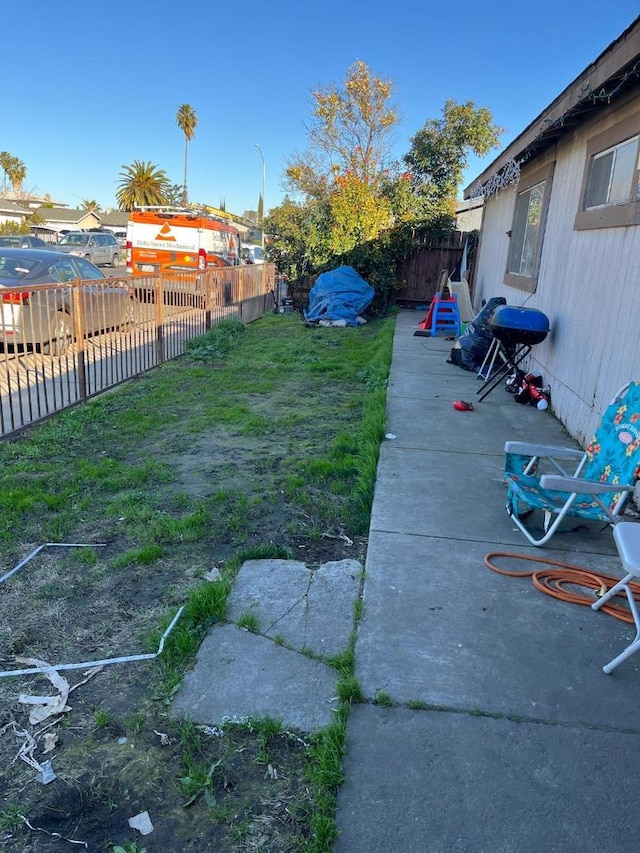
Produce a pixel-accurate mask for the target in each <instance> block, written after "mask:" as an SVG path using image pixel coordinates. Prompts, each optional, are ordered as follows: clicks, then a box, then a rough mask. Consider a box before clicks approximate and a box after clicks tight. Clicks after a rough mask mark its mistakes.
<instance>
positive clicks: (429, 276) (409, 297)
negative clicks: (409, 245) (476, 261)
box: [395, 231, 473, 306]
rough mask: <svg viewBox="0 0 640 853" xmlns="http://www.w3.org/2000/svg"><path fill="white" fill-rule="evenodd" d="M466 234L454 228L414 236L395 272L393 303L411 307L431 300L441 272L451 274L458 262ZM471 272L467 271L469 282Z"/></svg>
mask: <svg viewBox="0 0 640 853" xmlns="http://www.w3.org/2000/svg"><path fill="white" fill-rule="evenodd" d="M466 237H467V235H466V233H464V232H462V231H454V232H453V233H452V234H450V235H447V236H446V237H443V238H433V237H428V236H426V237H422V238H418V239H417V240H416V243H415V244H414V248H413V251H412V252H411V254H410V255H409V256H408V257H407V258H406V259H405V260H404V261H403V262H402V263H401V264H400V265H399V266H398V269H397V271H396V281H397V284H398V291H397V293H396V298H395V301H396V304H398V305H403V304H406V305H410V306H413V305H415V304H416V303H428V302H431V300H432V299H433V297H434V295H435V293H436V291H437V289H438V281H439V279H440V273H441V271H442V270H448V271H449V272H450V273H451V272H452V271H453V270H454V269H455V267H456V266H457V265H458V263H459V262H460V258H461V256H462V250H463V248H464V242H465V239H466ZM472 273H473V270H470V272H469V278H468V281H469V283H471V275H472Z"/></svg>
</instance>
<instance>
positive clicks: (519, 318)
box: [478, 305, 549, 400]
mask: <svg viewBox="0 0 640 853" xmlns="http://www.w3.org/2000/svg"><path fill="white" fill-rule="evenodd" d="M488 326H489V329H490V330H491V334H492V335H493V337H494V338H496V340H497V341H499V343H500V345H501V346H500V351H501V356H502V366H501V367H500V368H499V369H498V371H497V372H496V373H495V374H494V376H492V377H491V380H490V381H489V382H487V383H486V384H485V387H484V388H481V389H480V390H479V391H478V394H480V392H482V393H481V395H480V398H479V399H480V400H484V398H485V397H486V396H487V394H490V393H491V391H493V389H494V388H496V387H497V386H498V385H499V384H500V382H502V380H503V379H506V377H507V376H509V374H511V373H514V372H515V370H516V368H517V367H518V365H519V364H520V362H521V361H522V360H523V359H525V358H526V357H527V356H528V355H529V353H530V352H531V347H532V346H534V345H535V344H539V343H542V341H543V340H544V339H545V338H546V337H547V335H548V334H549V318H548V317H547V315H546V314H543V312H542V311H538V309H537V308H517V307H516V306H515V305H500V306H499V307H498V308H496V310H495V311H494V312H493V314H492V315H491V317H490V319H489V322H488Z"/></svg>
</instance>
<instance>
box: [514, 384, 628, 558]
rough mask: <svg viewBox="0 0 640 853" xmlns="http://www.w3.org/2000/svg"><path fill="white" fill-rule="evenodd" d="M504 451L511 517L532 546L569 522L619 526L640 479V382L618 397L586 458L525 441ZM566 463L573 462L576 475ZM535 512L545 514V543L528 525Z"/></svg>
mask: <svg viewBox="0 0 640 853" xmlns="http://www.w3.org/2000/svg"><path fill="white" fill-rule="evenodd" d="M504 449H505V454H506V460H505V481H506V483H507V486H508V491H507V512H508V513H509V515H510V516H511V518H512V519H513V521H514V522H515V524H516V525H517V526H518V527H519V528H520V530H521V531H522V532H523V533H524V535H525V536H526V538H527V539H528V540H529V542H531V544H532V545H544V544H545V543H546V542H548V541H549V539H551V537H552V536H553V534H554V533H555V532H556V530H557V529H558V527H559V525H560V523H561V522H562V520H563V519H564V518H565V517H566V516H572V517H576V518H581V519H585V520H589V521H602V522H605V523H608V524H612V525H613V524H616V523H617V522H618V521H620V518H621V515H622V511H623V509H624V506H625V504H626V502H627V500H628V499H629V496H630V494H631V493H632V492H633V490H634V488H635V484H636V481H637V480H638V477H639V476H640V382H630V383H628V384H627V385H624V386H623V387H622V388H621V389H620V390H619V391H618V393H617V394H616V395H615V397H614V398H613V400H612V401H611V403H610V404H609V406H608V408H607V410H606V411H605V413H604V415H603V417H602V420H601V422H600V425H599V427H598V429H597V431H596V434H595V436H594V438H593V439H592V440H591V442H590V443H589V445H588V446H587V448H586V450H585V451H584V452H583V451H581V450H575V449H572V448H567V447H555V446H550V445H536V444H529V443H526V442H521V441H507V442H506V444H505V447H504ZM560 460H563V461H564V460H573V462H574V463H575V464H576V468H575V469H574V470H573V473H569V472H568V471H566V470H565V469H564V467H563V465H562V463H561V461H560ZM564 464H567V463H566V462H565V463H564ZM549 471H550V473H549ZM533 510H542V511H543V512H544V533H543V536H542V537H540V538H536V535H534V533H533V531H532V530H531V529H528V528H527V526H526V525H525V517H527V518H528V517H529V515H530V514H531V512H532V511H533Z"/></svg>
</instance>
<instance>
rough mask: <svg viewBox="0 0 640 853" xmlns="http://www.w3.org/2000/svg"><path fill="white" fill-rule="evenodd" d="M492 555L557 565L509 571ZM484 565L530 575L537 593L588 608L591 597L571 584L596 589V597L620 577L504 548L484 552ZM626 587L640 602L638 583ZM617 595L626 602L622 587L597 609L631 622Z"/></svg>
mask: <svg viewBox="0 0 640 853" xmlns="http://www.w3.org/2000/svg"><path fill="white" fill-rule="evenodd" d="M496 557H506V558H509V559H511V560H525V561H528V562H532V563H542V564H544V565H547V566H556V567H557V568H555V569H552V568H550V569H541V570H540V571H537V570H536V569H532V570H531V571H528V572H527V571H524V572H511V571H508V570H507V569H501V568H500V567H499V566H496V565H495V563H493V562H492V561H493V560H494V559H495V558H496ZM484 564H485V566H486V567H487V568H488V569H491V571H493V572H497V573H498V574H500V575H507V576H508V577H512V578H528V577H530V578H531V580H532V581H533V585H534V586H535V588H536V589H538V590H540V592H544V593H545V594H546V595H550V596H552V597H553V598H559V599H560V600H561V601H569V602H571V603H572V604H584V605H586V606H588V607H590V606H591V605H592V604H593V602H594V600H595V599H594V597H593V596H588V595H585V594H581V593H579V592H577V591H575V590H574V589H572V587H582V588H583V589H592V590H595V591H596V592H597V595H596V598H598V597H600V596H602V595H604V593H605V592H606V591H607V589H610V588H611V587H612V586H614V585H615V584H617V583H618V582H619V581H620V578H614V577H612V576H611V575H601V574H596V572H590V571H588V570H587V569H585V568H583V567H582V566H574V565H572V564H571V563H561V562H559V561H558V560H549V559H546V558H545V557H531V556H529V555H528V554H512V553H509V552H508V551H491V552H490V553H489V554H486V555H485V557H484ZM628 586H629V589H630V590H631V592H632V593H633V597H634V599H635V600H636V601H639V602H640V583H634V582H630V583H629V584H628ZM618 597H620V598H624V600H625V601H626V595H625V592H624V590H621V591H620V592H619V593H618V595H616V596H614V597H613V599H611V601H610V602H607V603H606V604H603V605H602V607H601V608H600V609H601V610H602V611H603V613H608V614H609V615H610V616H615V618H616V619H620V620H621V621H622V622H633V614H632V613H631V611H630V610H629V608H628V607H623V606H621V605H618V604H614V603H613V601H615V599H616V598H618Z"/></svg>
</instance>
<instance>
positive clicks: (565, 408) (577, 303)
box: [474, 96, 640, 443]
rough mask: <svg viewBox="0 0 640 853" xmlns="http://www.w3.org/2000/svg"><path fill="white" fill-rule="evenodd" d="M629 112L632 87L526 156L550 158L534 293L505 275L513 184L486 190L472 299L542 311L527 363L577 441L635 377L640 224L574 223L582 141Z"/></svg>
mask: <svg viewBox="0 0 640 853" xmlns="http://www.w3.org/2000/svg"><path fill="white" fill-rule="evenodd" d="M630 116H636V117H637V121H638V129H639V130H640V96H636V97H634V98H632V99H630V100H628V101H627V102H626V104H624V105H623V106H621V107H619V108H618V109H613V108H612V109H611V110H610V111H608V112H607V113H606V115H604V116H602V117H601V118H599V119H598V120H594V121H591V122H589V123H585V124H584V125H582V126H580V128H579V129H576V130H574V131H573V133H571V134H569V135H568V136H567V137H565V138H563V139H562V140H560V141H558V142H557V143H556V144H555V145H554V146H553V147H552V149H550V150H549V151H547V152H545V154H544V155H542V156H541V157H539V158H536V160H535V161H533V162H532V164H531V168H537V167H538V166H542V165H544V164H545V163H546V162H548V161H550V160H553V161H554V171H553V177H552V181H551V190H550V195H549V206H548V211H547V218H546V225H545V231H544V236H543V243H542V253H541V258H540V267H539V274H538V281H537V289H536V291H535V293H528V292H527V291H525V290H520V289H518V288H515V287H510V286H508V285H506V284H504V277H505V271H506V265H507V253H508V249H509V236H508V234H507V232H509V231H510V229H511V228H512V218H513V212H514V207H515V201H516V194H517V185H513V186H510V187H509V188H507V189H504V190H502V191H501V192H500V193H498V194H497V195H495V196H492V197H491V198H489V199H487V201H486V206H485V214H484V220H483V227H482V235H481V242H480V250H479V256H478V265H477V275H476V282H475V289H474V303H475V304H474V307H475V308H476V309H478V308H479V307H480V304H481V300H482V299H489V298H490V297H492V296H504V297H505V298H506V300H507V303H508V304H510V305H518V306H521V305H526V306H527V307H530V308H537V309H539V310H540V311H543V312H544V313H545V314H546V315H547V316H548V317H549V321H550V325H551V331H550V333H549V335H548V336H547V338H546V340H545V341H543V342H542V343H541V344H538V345H537V346H535V347H534V348H533V350H532V352H531V356H530V357H529V364H528V368H529V369H531V370H533V371H536V372H540V373H541V374H542V376H543V380H544V382H545V384H546V383H548V384H549V385H550V386H551V397H552V404H553V409H554V412H555V414H556V415H557V417H558V418H559V419H560V420H561V421H562V423H563V424H564V425H565V426H566V427H567V429H568V431H569V432H570V433H571V434H572V435H573V436H575V437H576V438H577V439H578V440H579V441H580V442H581V443H583V442H584V441H585V440H587V439H588V438H590V437H591V435H592V433H593V430H594V428H595V426H596V425H597V423H598V421H599V420H600V417H601V415H602V412H603V410H604V409H605V408H606V406H607V404H608V402H609V400H610V398H611V397H612V396H613V394H614V393H615V391H617V389H618V388H619V387H620V386H621V385H623V384H624V383H625V382H627V381H629V380H630V379H640V225H628V226H624V227H615V228H598V229H590V230H581V231H579V230H574V220H575V217H576V213H577V212H578V210H579V205H580V200H581V193H582V183H583V176H584V172H585V166H586V159H587V143H588V140H589V139H590V138H591V137H593V136H594V135H595V134H597V133H600V132H602V131H604V130H607V129H608V128H609V127H611V126H613V125H614V124H617V123H618V122H620V121H622V120H624V119H626V118H628V117H630Z"/></svg>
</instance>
